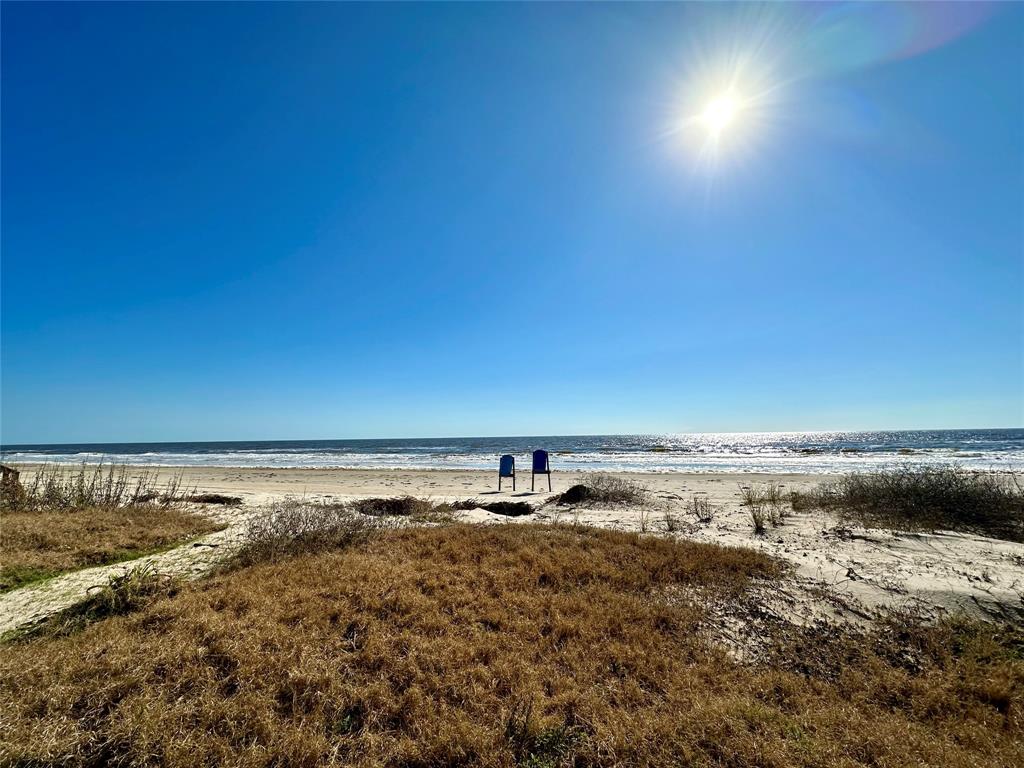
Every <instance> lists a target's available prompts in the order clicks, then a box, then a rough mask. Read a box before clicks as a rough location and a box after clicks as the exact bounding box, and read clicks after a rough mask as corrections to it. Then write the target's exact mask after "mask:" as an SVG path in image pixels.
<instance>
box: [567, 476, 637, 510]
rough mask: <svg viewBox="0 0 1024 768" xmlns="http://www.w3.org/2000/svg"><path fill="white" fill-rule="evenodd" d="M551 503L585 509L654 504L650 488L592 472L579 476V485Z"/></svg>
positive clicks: (631, 481)
mask: <svg viewBox="0 0 1024 768" xmlns="http://www.w3.org/2000/svg"><path fill="white" fill-rule="evenodd" d="M551 503H554V504H559V505H563V506H569V505H571V506H585V507H588V506H589V507H594V506H612V507H616V506H635V507H649V506H651V505H652V504H653V503H654V496H653V494H652V493H651V490H650V488H648V487H647V486H645V485H643V484H642V483H638V482H636V481H635V480H628V479H626V478H623V477H616V476H615V475H609V474H606V473H604V472H592V473H588V474H585V475H581V476H580V481H579V483H577V484H576V485H574V486H572V487H571V488H569V489H568V490H567V491H565V492H564V493H561V494H559V495H558V496H556V497H554V498H553V499H552V502H551Z"/></svg>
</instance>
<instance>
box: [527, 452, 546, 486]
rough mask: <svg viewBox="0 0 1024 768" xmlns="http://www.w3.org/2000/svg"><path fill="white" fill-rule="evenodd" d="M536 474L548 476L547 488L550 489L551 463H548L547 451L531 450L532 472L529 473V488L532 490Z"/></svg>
mask: <svg viewBox="0 0 1024 768" xmlns="http://www.w3.org/2000/svg"><path fill="white" fill-rule="evenodd" d="M537 475H547V476H548V490H549V491H550V490H551V465H550V464H549V463H548V452H547V451H540V450H537V451H534V452H533V474H532V475H530V490H531V491H532V490H533V479H534V478H535V477H536V476H537Z"/></svg>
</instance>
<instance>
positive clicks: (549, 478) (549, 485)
mask: <svg viewBox="0 0 1024 768" xmlns="http://www.w3.org/2000/svg"><path fill="white" fill-rule="evenodd" d="M550 492H551V473H550V472H548V493H550Z"/></svg>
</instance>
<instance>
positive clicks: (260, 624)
mask: <svg viewBox="0 0 1024 768" xmlns="http://www.w3.org/2000/svg"><path fill="white" fill-rule="evenodd" d="M782 572H783V569H782V567H781V566H780V565H779V564H778V563H777V562H776V561H773V560H771V559H769V558H767V557H765V556H763V555H761V554H759V553H757V552H754V551H751V550H739V549H727V548H722V547H717V546H713V545H706V544H697V543H693V542H676V541H673V540H670V539H661V538H656V537H641V536H637V535H634V534H627V533H621V532H612V531H597V530H593V529H585V528H583V529H575V528H570V527H567V526H566V527H539V526H486V527H473V526H461V525H456V526H447V527H434V528H400V529H391V530H387V531H383V532H380V533H378V534H376V535H374V536H372V537H370V538H368V539H367V540H366V541H365V542H363V543H361V544H359V545H358V546H356V547H349V548H347V549H344V550H341V551H328V552H319V553H315V554H303V555H298V556H293V557H288V558H285V559H283V560H277V561H275V562H270V563H263V564H257V565H253V566H250V567H246V568H242V569H239V570H235V571H231V572H227V573H222V574H219V575H217V576H215V577H213V578H211V579H209V580H205V581H202V582H198V583H196V584H193V585H189V586H185V587H183V588H181V590H180V591H179V592H178V593H177V594H176V595H174V596H173V597H164V598H160V599H157V600H156V601H155V602H153V603H152V604H150V605H149V606H148V607H146V608H144V609H143V610H141V611H139V612H137V613H134V614H131V615H127V616H115V617H112V618H107V619H105V620H103V621H100V622H98V623H95V624H93V625H91V626H89V627H88V628H86V629H84V630H83V631H81V632H79V633H77V634H73V635H71V636H67V637H60V638H46V639H36V640H31V641H26V642H20V643H15V644H9V645H6V646H3V647H0V722H3V723H5V726H4V728H3V729H2V730H0V763H2V762H7V763H9V764H21V765H28V764H38V765H56V764H61V765H71V766H74V765H101V764H102V765H128V764H132V765H166V766H186V765H187V766H194V765H228V766H231V765H239V766H241V765H244V766H250V765H251V766H257V765H258V766H266V765H276V766H306V765H309V766H313V765H324V764H337V765H359V766H362V765H367V766H368V765H375V766H376V765H391V766H399V765H401V766H449V765H485V766H513V765H530V766H534V767H535V768H539V767H540V766H558V765H576V766H612V765H616V766H618V765H646V766H669V765H697V766H712V765H715V766H764V767H766V768H770V767H773V766H794V765H819V766H852V765H874V766H904V765H909V764H914V765H944V766H968V765H970V766H980V765H985V766H998V765H1019V764H1020V763H1021V760H1022V759H1024V746H1022V741H1021V725H1022V719H1021V718H1022V710H1021V707H1022V706H1024V703H1022V700H1021V686H1022V682H1024V680H1022V672H1021V647H1022V645H1021V643H1022V641H1021V639H1020V638H1019V637H1016V638H1012V637H1011V638H1008V637H1002V636H998V633H997V632H996V631H995V630H988V629H973V630H971V632H966V633H965V632H964V631H961V630H954V629H947V628H939V629H936V630H929V629H922V628H914V629H913V633H912V636H911V637H910V638H909V639H908V640H906V641H901V640H900V639H899V638H897V639H896V640H895V641H894V642H893V644H892V647H894V648H897V649H898V648H900V647H901V642H902V643H903V644H904V645H906V644H910V645H913V646H914V648H924V649H926V651H920V652H915V653H914V654H912V655H913V659H914V663H913V664H908V663H906V659H905V658H904V656H903V655H901V654H900V653H890V652H889V651H888V650H886V648H888V646H886V645H885V643H882V644H881V645H877V644H876V643H874V641H872V640H871V638H846V637H844V636H837V637H832V636H820V637H818V638H817V642H810V641H808V642H806V643H805V644H803V645H801V642H803V641H802V638H800V637H796V638H790V639H785V640H784V641H780V642H781V645H780V646H779V648H777V649H775V651H774V653H773V657H772V658H773V660H772V663H771V665H770V666H751V665H743V664H740V663H738V662H736V661H733V660H732V659H731V657H729V656H728V655H727V654H726V653H725V652H724V651H722V650H720V649H719V648H717V647H716V646H714V645H712V644H710V643H709V642H708V641H707V640H705V639H704V632H702V629H703V628H704V626H705V624H704V622H705V621H706V619H707V616H706V614H705V611H704V610H703V609H702V608H701V607H700V603H699V601H697V600H694V601H693V602H690V601H689V600H687V599H686V598H685V596H686V595H695V594H698V593H699V594H701V595H703V596H705V597H707V596H709V595H715V596H716V597H714V599H715V600H723V599H725V600H741V599H744V597H743V596H744V594H745V591H744V590H745V588H746V586H747V584H748V583H749V580H750V579H751V578H767V579H771V578H778V577H779V576H780V574H781V573H782ZM667 594H671V595H673V599H671V600H670V599H663V596H665V595H667ZM680 596H682V599H680ZM943 632H945V633H947V634H942V633H943ZM972 632H973V634H972ZM931 633H939V634H938V635H934V636H933V635H932V634H931ZM848 643H853V647H854V648H855V649H856V651H857V653H856V654H855V655H851V653H850V652H849V650H848V648H847V644H848ZM1015 643H1016V645H1015ZM876 646H877V647H876ZM1008 649H1009V650H1008Z"/></svg>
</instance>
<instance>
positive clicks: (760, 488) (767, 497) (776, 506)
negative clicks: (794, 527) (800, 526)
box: [740, 483, 789, 534]
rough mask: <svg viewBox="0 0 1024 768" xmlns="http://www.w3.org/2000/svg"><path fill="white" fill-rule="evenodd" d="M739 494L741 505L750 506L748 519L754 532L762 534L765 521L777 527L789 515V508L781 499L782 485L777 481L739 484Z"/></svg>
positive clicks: (764, 528)
mask: <svg viewBox="0 0 1024 768" xmlns="http://www.w3.org/2000/svg"><path fill="white" fill-rule="evenodd" d="M740 494H741V496H742V497H743V501H742V504H743V506H745V507H749V508H750V519H751V522H752V523H753V525H754V533H756V534H763V533H764V532H765V530H766V524H767V523H770V524H771V525H772V527H773V528H777V527H778V526H780V525H782V523H783V522H784V521H785V519H786V518H787V517H788V516H789V510H788V509H787V507H786V502H785V501H784V500H783V494H782V486H780V485H779V484H778V483H767V484H765V485H759V484H756V483H755V484H752V485H744V486H740Z"/></svg>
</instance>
